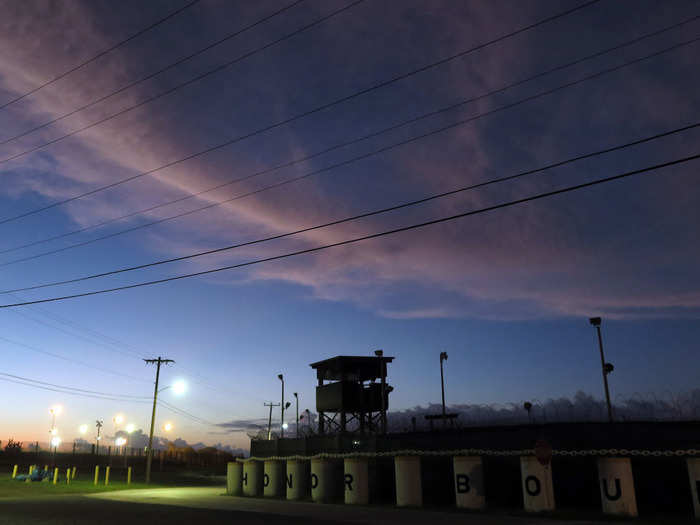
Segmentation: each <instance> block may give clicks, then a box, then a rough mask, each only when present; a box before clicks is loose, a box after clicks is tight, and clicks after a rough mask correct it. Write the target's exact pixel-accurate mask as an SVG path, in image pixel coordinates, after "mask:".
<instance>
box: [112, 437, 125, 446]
mask: <svg viewBox="0 0 700 525" xmlns="http://www.w3.org/2000/svg"><path fill="white" fill-rule="evenodd" d="M114 444H115V445H117V446H118V447H121V446H122V445H126V439H124V438H123V437H118V438H117V439H116V440H115V441H114Z"/></svg>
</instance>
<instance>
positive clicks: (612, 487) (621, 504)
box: [598, 458, 637, 516]
mask: <svg viewBox="0 0 700 525" xmlns="http://www.w3.org/2000/svg"><path fill="white" fill-rule="evenodd" d="M598 483H599V486H598V488H599V489H600V500H601V501H602V503H603V512H604V513H605V514H616V515H622V516H636V515H637V498H636V496H635V494H634V480H633V477H632V464H631V463H630V458H598Z"/></svg>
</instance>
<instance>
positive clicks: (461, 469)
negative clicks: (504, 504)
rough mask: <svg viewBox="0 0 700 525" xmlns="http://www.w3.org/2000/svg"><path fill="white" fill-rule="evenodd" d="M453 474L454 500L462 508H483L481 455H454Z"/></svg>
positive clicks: (484, 501) (484, 499)
mask: <svg viewBox="0 0 700 525" xmlns="http://www.w3.org/2000/svg"><path fill="white" fill-rule="evenodd" d="M452 463H453V465H454V475H455V479H454V482H455V501H456V503H457V507H460V508H463V509H483V508H484V506H485V505H486V497H485V494H484V466H483V462H482V460H481V457H478V456H455V457H454V458H453V459H452Z"/></svg>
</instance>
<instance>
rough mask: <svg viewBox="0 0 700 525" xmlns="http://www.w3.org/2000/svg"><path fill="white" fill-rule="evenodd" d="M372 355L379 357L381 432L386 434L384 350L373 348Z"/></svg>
mask: <svg viewBox="0 0 700 525" xmlns="http://www.w3.org/2000/svg"><path fill="white" fill-rule="evenodd" d="M374 355H376V356H377V358H378V359H379V377H380V378H381V391H380V394H381V396H382V400H381V401H382V404H381V407H382V415H381V422H382V434H386V367H385V366H384V359H383V356H384V350H375V351H374Z"/></svg>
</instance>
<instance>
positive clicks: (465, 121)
mask: <svg viewBox="0 0 700 525" xmlns="http://www.w3.org/2000/svg"><path fill="white" fill-rule="evenodd" d="M699 40H700V37H697V38H694V39H691V40H686V41H684V42H680V43H678V44H674V45H672V46H670V47H667V48H664V49H661V50H660V51H656V52H654V53H651V54H648V55H644V56H642V57H639V58H636V59H633V60H630V61H627V62H623V63H622V64H619V65H617V66H613V67H610V68H606V69H604V70H601V71H598V72H595V73H593V74H590V75H586V76H584V77H582V78H579V79H577V80H574V81H571V82H567V83H564V84H560V85H559V86H556V87H554V88H551V89H547V90H545V91H541V92H539V93H536V94H534V95H530V96H528V97H525V98H522V99H519V100H516V101H515V102H511V103H509V104H505V105H503V106H498V107H496V108H494V109H491V110H488V111H485V112H483V113H479V114H477V115H473V116H471V117H469V118H466V119H463V120H459V121H457V122H454V123H452V124H448V125H446V126H442V127H440V128H437V129H434V130H432V131H428V132H426V133H423V134H421V135H417V136H414V137H410V138H408V139H405V140H402V141H399V142H396V143H393V144H390V145H388V146H384V147H382V148H379V149H375V150H373V151H370V152H368V153H364V154H362V155H359V156H357V157H352V158H350V159H347V160H344V161H341V162H338V163H335V164H331V165H330V166H326V167H324V168H320V169H317V170H313V171H311V172H307V173H305V174H302V175H299V176H296V177H292V178H290V179H286V180H283V181H280V182H276V183H274V184H271V185H268V186H264V187H262V188H259V189H257V190H252V191H250V192H247V193H243V194H239V195H235V196H233V197H231V198H228V199H225V200H223V201H219V202H214V203H210V204H207V205H205V206H201V207H199V208H195V209H192V210H188V211H185V212H181V213H177V214H175V215H171V216H168V217H164V218H161V219H157V220H155V221H151V222H147V223H145V224H140V225H137V226H134V227H131V228H127V229H124V230H119V231H117V232H113V233H110V234H107V235H103V236H100V237H96V238H94V239H89V240H86V241H83V242H79V243H75V244H71V245H69V246H64V247H62V248H57V249H55V250H49V251H46V252H41V253H38V254H34V255H30V256H26V257H21V258H17V259H12V260H10V261H6V262H3V263H0V267H3V266H10V265H13V264H17V263H20V262H25V261H29V260H34V259H38V258H41V257H45V256H47V255H53V254H56V253H61V252H64V251H67V250H71V249H74V248H79V247H81V246H87V245H89V244H93V243H95V242H98V241H102V240H106V239H111V238H113V237H117V236H119V235H124V234H126V233H130V232H132V231H137V230H140V229H143V228H147V227H150V226H155V225H157V224H162V223H164V222H167V221H170V220H174V219H177V218H181V217H185V216H187V215H191V214H193V213H197V212H200V211H204V210H207V209H211V208H214V207H217V206H221V205H222V204H226V203H230V202H233V201H236V200H239V199H243V198H245V197H249V196H251V195H257V194H259V193H262V192H264V191H268V190H271V189H274V188H279V187H281V186H285V185H287V184H291V183H294V182H297V181H300V180H303V179H306V178H308V177H311V176H313V175H317V174H320V173H326V172H328V171H330V170H333V169H335V168H338V167H343V166H347V165H349V164H352V163H354V162H357V161H358V160H364V159H367V158H370V157H372V156H374V155H378V154H380V153H385V152H387V151H390V150H392V149H394V148H397V147H400V146H405V145H407V144H411V143H413V142H416V141H418V140H422V139H424V138H427V137H431V136H433V135H436V134H438V133H442V132H445V131H448V130H451V129H454V128H457V127H459V126H463V125H465V124H468V123H470V122H473V121H475V120H478V119H480V118H483V117H485V116H489V115H493V114H496V113H500V112H502V111H506V110H509V109H511V108H513V107H516V106H519V105H521V104H524V103H527V102H531V101H533V100H537V99H539V98H542V97H545V96H548V95H551V94H553V93H556V92H558V91H560V90H563V89H567V88H569V87H573V86H575V85H578V84H581V83H583V82H586V81H589V80H593V79H597V78H600V77H602V76H604V75H607V74H610V73H613V72H615V71H619V70H621V69H623V68H626V67H629V66H632V65H634V64H637V63H639V62H642V61H645V60H649V59H651V58H655V57H657V56H660V55H662V54H664V53H668V52H671V51H675V50H678V49H680V48H682V47H684V46H687V45H690V44H694V43H696V42H697V41H699ZM484 96H486V95H482V96H481V97H477V98H482V97H484ZM461 104H462V102H460V103H459V104H458V105H461ZM452 107H454V105H453V106H449V107H448V108H446V109H450V108H452ZM446 109H445V108H443V110H438V111H444V110H446ZM433 113H435V112H433ZM419 118H422V117H419ZM414 120H415V119H414ZM404 124H405V123H404ZM401 125H403V124H401ZM399 126H400V125H397V126H396V127H399ZM379 133H381V132H379ZM376 134H378V133H376ZM376 134H372V135H369V136H374V135H376ZM369 136H365V137H363V138H361V139H357V140H356V141H359V140H364V138H368V137H369ZM331 149H333V148H331ZM319 154H320V153H319ZM287 164H289V163H287ZM283 166H284V165H283ZM274 169H276V168H268V169H266V170H263V171H262V172H257V173H254V174H251V175H248V176H246V177H243V178H239V179H237V180H235V181H234V182H238V181H240V180H244V179H246V178H252V177H253V176H256V175H258V174H261V173H264V172H268V171H272V170H274ZM228 184H230V183H225V184H221V185H219V186H218V187H223V186H225V185H228ZM207 191H211V189H209V190H206V191H203V192H199V193H197V194H194V195H200V194H202V193H206V192H207ZM186 198H189V197H186ZM178 200H184V198H181V199H178ZM156 207H158V206H154V207H152V208H151V209H153V208H156ZM134 214H135V213H134ZM0 223H1V221H0Z"/></svg>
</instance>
